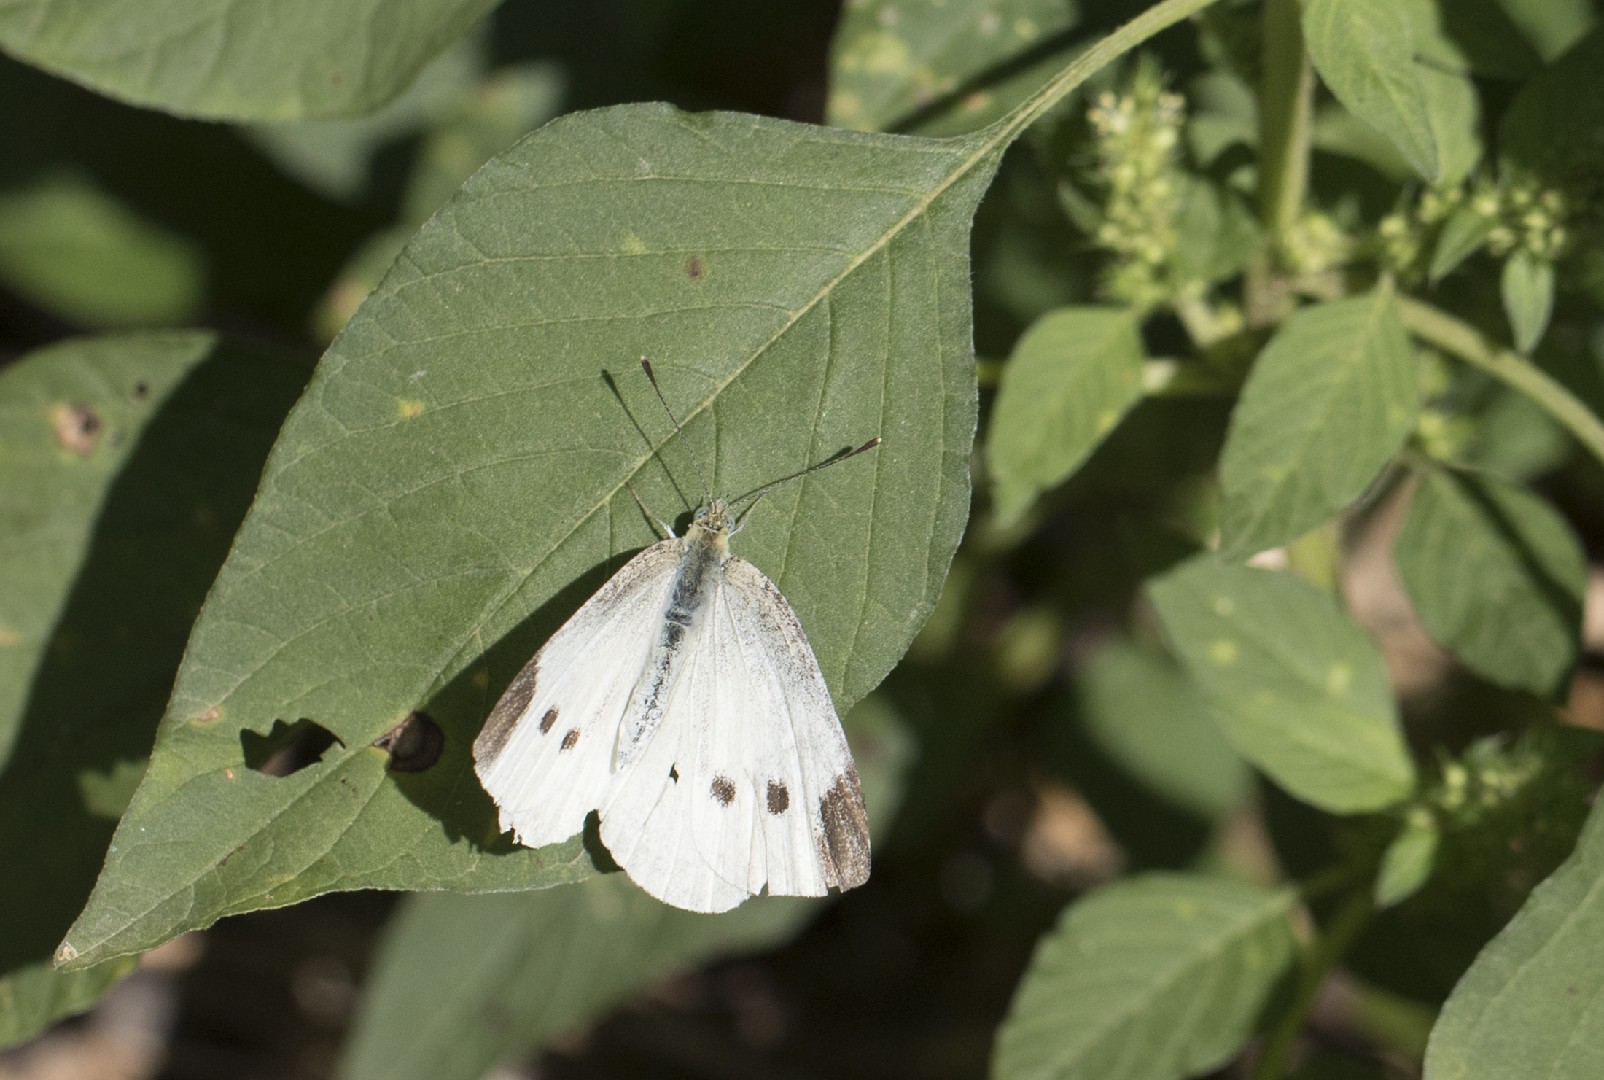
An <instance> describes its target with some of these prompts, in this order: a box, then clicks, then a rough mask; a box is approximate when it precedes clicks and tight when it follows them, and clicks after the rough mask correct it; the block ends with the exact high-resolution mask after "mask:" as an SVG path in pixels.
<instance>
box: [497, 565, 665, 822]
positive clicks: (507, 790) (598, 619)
mask: <svg viewBox="0 0 1604 1080" xmlns="http://www.w3.org/2000/svg"><path fill="white" fill-rule="evenodd" d="M684 550H685V541H684V540H682V539H679V538H673V539H669V540H664V541H662V542H661V543H657V544H653V545H652V546H651V547H649V548H647V549H646V550H644V551H642V552H641V553H640V554H638V555H636V556H635V557H634V558H633V559H631V560H630V561H629V562H627V563H625V564H624V566H623V568H622V569H620V570H619V571H618V572H617V573H616V574H614V575H613V576H612V577H611V578H610V579H608V581H607V584H605V585H603V586H602V587H601V588H600V589H598V590H596V593H595V595H594V596H592V597H591V598H590V599H589V600H587V601H586V602H585V605H584V606H583V607H581V608H580V609H579V610H578V611H576V612H574V614H573V615H572V616H571V617H570V618H569V620H568V621H567V622H565V623H563V625H562V626H561V627H560V628H559V629H558V630H557V632H556V633H555V634H553V635H552V636H551V638H550V640H548V641H547V642H546V644H545V645H544V646H542V647H541V650H540V651H539V652H537V653H536V654H535V656H534V659H532V660H530V661H529V663H528V664H527V665H525V667H524V669H523V670H522V671H521V672H519V673H518V677H517V678H515V679H514V680H513V681H512V684H511V685H510V686H508V687H507V690H506V693H504V694H502V696H501V700H500V701H499V702H497V703H496V707H495V709H493V710H492V711H491V713H490V718H489V719H488V720H486V721H485V726H484V730H483V731H481V732H480V734H479V737H478V738H477V739H475V740H474V744H473V760H474V771H475V772H477V773H478V774H479V781H480V783H482V784H483V785H484V789H485V790H486V791H487V792H489V793H490V797H491V798H492V799H494V800H495V802H496V806H497V808H498V809H499V810H500V811H501V828H502V830H503V831H505V830H507V829H512V830H513V832H514V834H515V836H516V837H517V840H518V842H519V843H520V844H523V845H525V846H527V847H541V846H542V845H545V844H555V843H558V842H560V841H563V840H566V839H568V838H569V837H570V836H573V835H574V834H575V833H577V832H579V831H580V829H582V828H583V827H584V824H585V816H586V815H587V814H589V813H590V811H592V810H594V809H596V808H598V807H600V806H601V805H602V803H603V802H604V801H605V799H606V795H607V790H608V786H609V784H610V783H611V781H612V779H613V773H612V760H613V751H614V746H615V742H616V739H617V736H618V728H619V724H620V722H621V721H622V719H623V715H624V709H625V707H626V705H627V704H628V703H629V696H630V693H631V692H632V691H633V690H634V688H635V683H636V682H637V680H638V679H639V678H640V674H641V672H642V671H644V670H645V668H646V662H647V659H648V657H649V654H650V652H651V649H652V646H653V644H654V642H655V641H656V639H657V635H658V633H659V632H660V630H661V625H662V621H663V611H664V609H665V608H666V606H667V604H668V595H669V590H670V589H671V588H672V587H673V583H674V570H675V568H676V567H677V566H678V565H679V561H680V557H681V555H682V554H683V552H684Z"/></svg>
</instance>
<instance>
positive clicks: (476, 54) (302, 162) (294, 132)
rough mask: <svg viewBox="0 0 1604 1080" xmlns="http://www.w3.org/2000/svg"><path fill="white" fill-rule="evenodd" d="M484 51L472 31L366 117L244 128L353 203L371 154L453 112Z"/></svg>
mask: <svg viewBox="0 0 1604 1080" xmlns="http://www.w3.org/2000/svg"><path fill="white" fill-rule="evenodd" d="M484 53H485V49H484V46H483V43H482V42H481V41H480V40H479V37H478V35H470V36H468V37H467V38H465V39H463V40H462V41H459V42H457V43H456V44H455V45H453V46H452V47H451V48H449V49H447V50H446V51H445V52H443V53H441V54H440V55H439V56H437V57H435V58H434V60H432V61H430V63H429V64H428V66H426V67H425V68H424V69H423V71H422V72H420V73H419V75H418V77H417V79H416V80H414V81H413V83H412V85H411V86H409V87H407V88H406V90H405V91H404V92H403V93H402V94H401V95H400V96H399V97H397V98H396V99H395V100H393V101H391V102H390V103H389V104H387V105H385V106H383V107H382V108H380V109H378V110H377V111H376V112H372V113H369V114H368V115H366V116H360V117H355V118H352V119H349V120H299V121H292V122H289V123H277V124H251V125H247V126H245V127H243V128H241V129H240V130H241V133H242V134H243V135H244V136H245V137H246V138H247V139H249V140H250V141H251V142H253V143H255V144H256V145H257V146H258V147H259V148H260V149H261V150H262V151H263V152H264V153H265V154H267V156H268V157H270V158H272V159H273V162H274V163H275V164H276V165H278V167H279V168H280V169H283V170H284V171H285V172H287V173H289V174H290V175H291V176H293V177H295V178H296V179H297V180H299V181H301V183H303V184H305V185H306V186H308V187H310V188H311V189H312V190H314V191H317V192H318V193H320V194H322V195H324V196H325V197H327V198H330V199H336V200H339V201H341V202H355V201H357V200H358V199H360V198H361V197H362V196H363V194H364V193H365V192H366V190H367V188H368V180H369V176H368V172H369V169H370V168H371V166H372V163H373V162H372V159H373V155H374V154H375V153H376V152H377V151H378V150H379V149H380V148H382V147H383V146H385V145H386V144H388V143H393V142H396V141H398V140H400V139H402V138H404V137H406V136H408V135H412V134H414V133H416V132H417V131H420V130H422V129H423V128H425V127H426V126H428V125H429V124H430V123H432V122H435V121H437V120H439V119H440V118H441V117H442V116H444V115H446V114H447V113H449V111H450V110H451V109H453V108H454V107H455V106H456V104H457V102H458V100H459V99H460V98H461V97H462V96H463V95H464V94H466V93H469V92H471V88H472V87H473V85H474V83H475V81H476V80H477V79H478V78H479V76H480V73H481V72H482V70H483V68H484V65H485V56H484ZM505 145H506V144H505V143H503V144H502V146H498V147H496V149H497V150H500V149H502V148H503V147H504V146H505ZM488 156H489V155H488V154H487V155H486V157H488ZM440 201H441V202H443V201H445V200H444V199H441V200H440ZM436 205H438V203H437V204H436ZM421 221H422V219H421V218H420V219H418V221H416V222H413V224H419V223H421Z"/></svg>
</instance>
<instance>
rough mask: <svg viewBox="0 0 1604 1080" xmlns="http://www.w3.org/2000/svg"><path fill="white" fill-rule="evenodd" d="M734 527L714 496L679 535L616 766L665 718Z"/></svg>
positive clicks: (621, 732)
mask: <svg viewBox="0 0 1604 1080" xmlns="http://www.w3.org/2000/svg"><path fill="white" fill-rule="evenodd" d="M732 531H733V527H732V525H731V523H730V513H729V509H728V507H726V506H725V505H724V501H723V500H722V499H714V500H713V501H712V502H711V503H710V504H708V505H707V506H705V507H703V508H702V509H700V510H698V511H697V512H696V516H695V518H694V519H692V521H691V527H690V528H689V529H687V530H686V532H685V535H684V536H683V537H682V538H681V539H680V543H681V544H683V545H684V547H683V550H682V553H681V555H680V561H679V566H678V568H677V569H676V570H675V572H674V584H673V587H672V588H671V589H670V590H669V594H668V604H667V606H666V607H665V608H664V610H663V620H662V623H661V625H660V626H659V628H658V631H657V640H656V641H655V642H654V644H653V648H652V650H651V652H650V654H649V656H648V660H647V664H646V668H645V670H643V671H642V672H641V674H640V679H639V681H638V682H636V684H635V690H634V692H633V693H632V694H631V695H630V702H629V707H628V709H626V710H625V714H624V723H623V725H622V726H621V728H620V730H619V741H618V752H617V754H616V756H615V767H622V766H624V765H627V764H629V763H630V762H631V761H633V760H634V759H635V757H636V756H637V755H639V753H640V752H641V751H642V750H643V749H644V748H645V745H646V741H647V739H648V738H650V736H651V734H652V732H654V731H655V730H656V729H657V725H658V724H659V723H660V722H661V720H662V717H663V710H664V708H666V707H667V705H668V700H669V695H670V694H671V693H672V692H673V688H674V683H675V680H676V679H677V678H678V677H679V673H680V671H681V670H682V669H683V666H684V658H685V657H686V656H687V655H688V654H689V653H690V651H691V648H692V646H693V644H694V642H695V640H696V636H697V634H698V633H699V632H700V631H701V628H702V624H703V622H704V621H705V620H706V618H707V616H708V613H709V612H710V611H711V610H712V607H713V603H712V599H713V594H714V592H715V591H716V590H717V589H718V586H719V582H720V581H721V580H722V577H723V574H722V568H723V566H724V564H725V563H726V562H728V561H729V558H730V533H731V532H732Z"/></svg>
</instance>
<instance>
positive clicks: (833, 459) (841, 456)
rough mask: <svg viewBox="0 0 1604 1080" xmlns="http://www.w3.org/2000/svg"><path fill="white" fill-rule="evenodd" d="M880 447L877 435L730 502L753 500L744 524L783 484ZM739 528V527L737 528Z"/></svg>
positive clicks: (742, 516) (744, 515)
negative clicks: (760, 504) (762, 499)
mask: <svg viewBox="0 0 1604 1080" xmlns="http://www.w3.org/2000/svg"><path fill="white" fill-rule="evenodd" d="M879 445H880V436H878V435H876V436H875V437H874V438H872V439H870V440H869V441H868V442H866V443H864V444H863V445H862V446H859V447H855V448H853V449H851V450H837V451H836V452H835V453H833V454H831V455H830V456H829V457H827V458H825V459H824V460H823V461H816V462H814V463H813V464H812V465H809V466H808V467H807V468H805V469H798V470H797V471H796V472H794V473H792V474H791V475H790V476H782V477H780V478H779V479H778V480H770V481H769V482H768V483H766V484H764V485H763V486H762V487H758V488H753V489H752V490H751V491H748V492H747V493H746V494H745V495H742V496H740V497H739V498H736V499H731V500H730V505H731V506H735V505H737V504H739V503H743V502H745V501H746V500H747V499H751V500H752V505H751V506H748V507H747V508H746V512H745V513H743V514H742V515H741V521H742V522H743V523H744V522H745V521H746V518H747V515H749V514H751V512H752V509H753V507H756V506H757V501H758V500H759V499H761V498H762V497H763V496H765V495H767V494H768V493H769V492H770V491H773V490H774V489H775V488H777V487H779V486H780V485H781V484H787V483H790V482H791V481H792V480H796V479H799V478H800V477H803V476H806V475H808V473H816V472H818V471H819V470H820V469H826V468H829V467H830V466H831V465H839V464H841V462H843V461H845V460H846V459H847V458H853V457H857V456H858V455H859V454H863V453H867V452H868V451H870V450H873V449H874V448H875V447H877V446H879ZM737 527H739V526H737Z"/></svg>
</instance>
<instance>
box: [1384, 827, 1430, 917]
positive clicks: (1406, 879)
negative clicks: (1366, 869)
mask: <svg viewBox="0 0 1604 1080" xmlns="http://www.w3.org/2000/svg"><path fill="white" fill-rule="evenodd" d="M1441 840H1442V834H1441V832H1440V831H1439V830H1438V828H1437V820H1436V818H1434V817H1432V816H1431V814H1430V813H1428V812H1425V811H1421V812H1419V813H1411V814H1410V815H1409V816H1408V817H1406V818H1405V819H1404V827H1403V829H1402V831H1400V832H1399V833H1398V835H1397V836H1395V837H1393V839H1392V843H1390V844H1388V845H1387V850H1386V851H1385V852H1384V853H1383V854H1382V856H1381V871H1380V873H1378V874H1377V875H1376V886H1375V898H1376V906H1377V907H1391V906H1392V905H1393V904H1397V903H1401V902H1403V901H1404V900H1407V899H1409V898H1410V897H1411V896H1413V895H1414V894H1415V893H1417V892H1419V891H1420V889H1421V887H1422V886H1423V885H1425V884H1426V882H1427V880H1428V879H1429V878H1430V877H1431V871H1432V867H1433V865H1434V864H1435V862H1436V859H1437V845H1438V844H1439V843H1440V842H1441Z"/></svg>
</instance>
